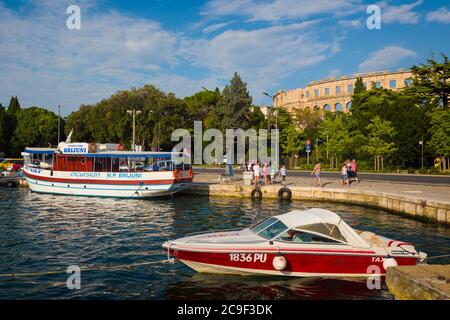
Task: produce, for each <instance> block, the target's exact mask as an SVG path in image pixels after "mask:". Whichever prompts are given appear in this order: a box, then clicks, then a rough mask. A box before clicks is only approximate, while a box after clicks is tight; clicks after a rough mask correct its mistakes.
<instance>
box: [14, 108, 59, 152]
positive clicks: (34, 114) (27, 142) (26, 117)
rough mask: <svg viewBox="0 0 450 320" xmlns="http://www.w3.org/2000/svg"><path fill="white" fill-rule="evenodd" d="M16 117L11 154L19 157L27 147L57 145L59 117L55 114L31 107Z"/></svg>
mask: <svg viewBox="0 0 450 320" xmlns="http://www.w3.org/2000/svg"><path fill="white" fill-rule="evenodd" d="M16 116H17V126H16V128H15V130H14V135H13V137H12V139H11V150H10V153H11V154H13V155H18V154H20V152H21V151H23V149H24V148H25V147H46V146H48V145H49V144H52V145H56V143H57V141H56V140H57V139H58V132H57V131H58V116H57V115H56V114H55V113H53V112H51V111H48V110H47V109H44V108H39V107H31V108H26V109H20V110H19V111H17V112H16ZM63 125H64V123H63Z"/></svg>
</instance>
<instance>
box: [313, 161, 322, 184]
mask: <svg viewBox="0 0 450 320" xmlns="http://www.w3.org/2000/svg"><path fill="white" fill-rule="evenodd" d="M321 172H322V164H321V163H320V162H319V163H317V164H316V165H315V166H314V169H313V171H312V172H311V175H314V176H315V177H316V179H315V180H314V187H316V186H317V187H322V182H321V181H320V173H321Z"/></svg>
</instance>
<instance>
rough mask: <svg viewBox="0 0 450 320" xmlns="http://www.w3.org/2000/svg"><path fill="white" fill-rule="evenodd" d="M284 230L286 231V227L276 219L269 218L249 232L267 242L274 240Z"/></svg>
mask: <svg viewBox="0 0 450 320" xmlns="http://www.w3.org/2000/svg"><path fill="white" fill-rule="evenodd" d="M286 229H288V227H287V226H286V225H285V224H284V223H283V222H281V221H280V220H278V219H277V218H274V217H271V218H268V219H266V220H264V221H262V222H261V223H259V224H257V225H256V226H254V227H253V228H251V229H250V230H251V231H253V232H254V233H256V234H257V235H259V236H261V237H263V238H266V239H268V240H269V239H273V238H275V237H276V236H278V235H279V234H280V233H281V232H283V231H286Z"/></svg>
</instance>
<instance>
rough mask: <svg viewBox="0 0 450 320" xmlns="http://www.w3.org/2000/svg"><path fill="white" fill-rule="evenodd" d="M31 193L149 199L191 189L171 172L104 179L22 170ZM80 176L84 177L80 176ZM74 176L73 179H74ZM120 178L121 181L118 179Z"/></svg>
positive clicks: (188, 181) (185, 180) (104, 175)
mask: <svg viewBox="0 0 450 320" xmlns="http://www.w3.org/2000/svg"><path fill="white" fill-rule="evenodd" d="M24 176H25V179H26V181H27V183H28V186H29V188H30V190H31V191H33V192H37V193H48V194H59V195H71V196H88V197H112V198H150V197H161V196H169V195H173V194H175V193H177V192H180V191H182V190H185V189H187V188H189V187H190V186H191V183H192V177H187V176H186V177H184V178H181V179H175V178H174V177H173V173H172V172H154V173H141V174H126V173H124V174H122V175H116V177H111V175H110V176H109V177H108V174H107V173H95V172H94V173H92V175H90V176H88V175H86V173H80V172H53V173H51V172H50V170H36V169H34V170H33V171H31V170H24ZM80 176H84V177H80ZM74 177H76V178H74ZM119 177H121V178H119Z"/></svg>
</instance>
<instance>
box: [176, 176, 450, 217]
mask: <svg viewBox="0 0 450 320" xmlns="http://www.w3.org/2000/svg"><path fill="white" fill-rule="evenodd" d="M253 189H254V187H253V186H241V185H235V184H206V183H195V184H194V185H193V187H192V188H191V189H189V190H186V191H183V192H184V193H190V194H202V195H209V196H220V197H245V198H250V197H251V192H252V190H253ZM279 189H280V186H275V185H273V186H263V187H261V191H262V193H263V199H265V198H266V199H278V190H279ZM290 190H291V192H292V199H293V200H314V201H330V202H341V203H350V204H357V205H361V206H368V207H373V208H381V209H385V210H389V211H392V212H396V213H401V214H403V215H406V216H408V217H411V218H415V219H420V220H427V221H431V222H437V223H441V224H446V225H450V204H448V203H439V202H436V201H430V200H425V199H417V198H409V197H402V196H398V195H392V194H388V193H381V192H371V191H366V190H360V189H353V190H352V189H337V188H311V187H295V186H294V187H290Z"/></svg>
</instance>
